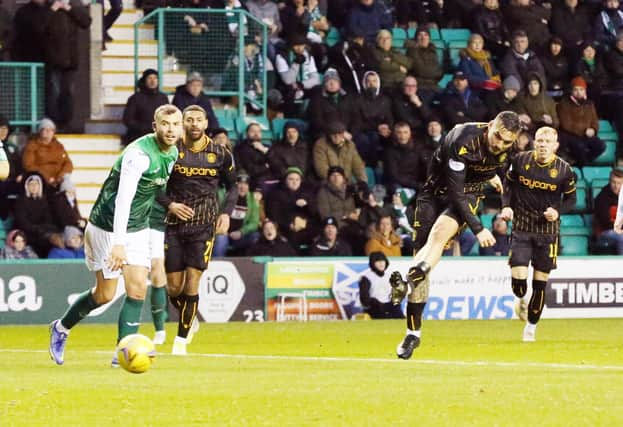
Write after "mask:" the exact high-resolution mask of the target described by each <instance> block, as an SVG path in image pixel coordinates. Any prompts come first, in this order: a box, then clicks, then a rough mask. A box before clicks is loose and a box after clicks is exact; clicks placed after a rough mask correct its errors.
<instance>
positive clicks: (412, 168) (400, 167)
mask: <svg viewBox="0 0 623 427" xmlns="http://www.w3.org/2000/svg"><path fill="white" fill-rule="evenodd" d="M420 145H421V144H416V143H415V142H414V140H413V137H412V135H411V128H410V127H409V125H408V124H407V123H405V122H398V123H396V124H395V125H394V134H393V143H392V144H391V145H389V146H388V147H387V149H386V150H385V161H384V163H383V165H384V168H385V171H384V178H385V185H386V186H387V190H388V191H389V192H390V193H392V194H393V193H394V192H395V191H396V190H397V189H399V188H409V189H411V190H419V189H420V188H421V187H422V185H423V184H424V179H426V164H423V161H422V157H421V151H423V150H421V148H422V147H421V146H420ZM422 169H424V170H422Z"/></svg>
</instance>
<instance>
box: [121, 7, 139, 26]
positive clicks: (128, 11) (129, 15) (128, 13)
mask: <svg viewBox="0 0 623 427" xmlns="http://www.w3.org/2000/svg"><path fill="white" fill-rule="evenodd" d="M142 17H143V11H142V10H141V9H135V8H134V5H132V7H125V6H124V7H123V12H121V15H119V18H117V20H116V21H115V25H119V24H121V25H128V24H129V25H133V24H134V23H135V22H136V21H138V20H139V19H141V18H142Z"/></svg>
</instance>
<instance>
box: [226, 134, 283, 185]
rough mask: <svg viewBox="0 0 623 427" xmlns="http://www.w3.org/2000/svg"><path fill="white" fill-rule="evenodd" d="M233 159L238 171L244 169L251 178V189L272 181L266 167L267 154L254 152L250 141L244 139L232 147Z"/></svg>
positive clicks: (271, 176) (268, 169)
mask: <svg viewBox="0 0 623 427" xmlns="http://www.w3.org/2000/svg"><path fill="white" fill-rule="evenodd" d="M234 159H235V161H236V167H237V168H238V169H244V170H245V171H246V172H247V173H248V174H249V176H250V177H251V188H252V189H254V188H257V186H258V185H260V184H261V183H262V182H264V181H266V180H270V179H273V175H272V173H271V171H270V168H269V167H268V153H267V154H264V153H262V152H261V151H259V150H256V149H255V148H254V147H253V145H252V143H251V141H250V140H248V139H244V140H242V141H241V142H239V143H238V144H236V146H235V147H234Z"/></svg>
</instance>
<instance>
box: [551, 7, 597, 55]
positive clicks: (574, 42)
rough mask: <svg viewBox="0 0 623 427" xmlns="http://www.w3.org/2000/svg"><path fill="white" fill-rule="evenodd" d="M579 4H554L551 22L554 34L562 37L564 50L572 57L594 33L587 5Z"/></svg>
mask: <svg viewBox="0 0 623 427" xmlns="http://www.w3.org/2000/svg"><path fill="white" fill-rule="evenodd" d="M578 3H579V1H578V0H564V1H563V2H559V3H554V7H553V9H552V19H551V21H550V28H551V29H552V33H554V35H556V36H558V37H560V39H561V40H562V45H563V48H564V50H565V51H566V52H568V53H569V54H570V55H573V54H574V52H575V51H577V50H578V49H579V48H580V45H581V44H582V43H583V42H584V40H585V39H586V38H587V36H588V37H590V33H591V32H592V31H591V23H590V21H591V15H590V10H589V8H588V6H587V5H586V4H585V3H582V4H578ZM574 59H575V58H574Z"/></svg>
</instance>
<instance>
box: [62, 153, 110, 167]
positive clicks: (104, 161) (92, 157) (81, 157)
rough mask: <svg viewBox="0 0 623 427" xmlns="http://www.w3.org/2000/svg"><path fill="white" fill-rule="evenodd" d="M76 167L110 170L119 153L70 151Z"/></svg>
mask: <svg viewBox="0 0 623 427" xmlns="http://www.w3.org/2000/svg"><path fill="white" fill-rule="evenodd" d="M68 154H69V157H70V158H71V161H72V162H73V164H74V165H80V167H107V168H110V167H111V166H112V165H113V164H114V163H115V161H116V160H117V158H118V157H119V151H118V150H115V151H68Z"/></svg>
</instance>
